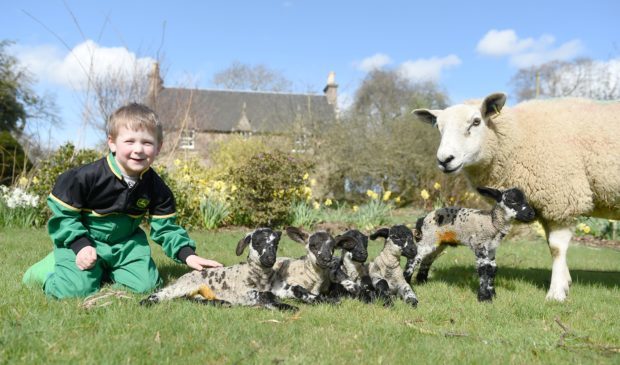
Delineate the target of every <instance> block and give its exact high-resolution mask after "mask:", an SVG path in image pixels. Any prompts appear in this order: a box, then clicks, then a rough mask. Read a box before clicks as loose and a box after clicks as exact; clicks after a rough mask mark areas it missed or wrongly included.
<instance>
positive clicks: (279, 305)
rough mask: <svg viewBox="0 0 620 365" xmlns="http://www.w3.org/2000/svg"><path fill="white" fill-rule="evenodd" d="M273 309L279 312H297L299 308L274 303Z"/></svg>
mask: <svg viewBox="0 0 620 365" xmlns="http://www.w3.org/2000/svg"><path fill="white" fill-rule="evenodd" d="M274 307H275V309H277V310H281V311H290V312H297V311H298V310H299V308H297V307H295V306H294V305H290V304H286V303H276V304H274Z"/></svg>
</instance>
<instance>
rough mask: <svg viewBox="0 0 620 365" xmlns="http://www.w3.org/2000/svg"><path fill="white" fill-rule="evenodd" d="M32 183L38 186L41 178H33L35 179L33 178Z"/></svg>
mask: <svg viewBox="0 0 620 365" xmlns="http://www.w3.org/2000/svg"><path fill="white" fill-rule="evenodd" d="M32 183H33V184H34V185H37V184H38V183H39V178H38V177H36V176H35V177H33V178H32Z"/></svg>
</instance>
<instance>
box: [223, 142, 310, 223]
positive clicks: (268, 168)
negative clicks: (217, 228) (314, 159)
mask: <svg viewBox="0 0 620 365" xmlns="http://www.w3.org/2000/svg"><path fill="white" fill-rule="evenodd" d="M310 167H311V164H310V163H309V162H307V161H305V160H302V159H301V158H299V157H297V156H294V155H291V154H287V153H284V152H281V151H273V152H265V153H258V154H256V155H254V156H252V157H250V158H249V159H248V160H247V161H246V162H245V163H243V164H242V165H241V166H239V167H237V168H233V169H231V171H230V174H229V177H230V181H231V183H232V184H234V185H235V186H236V187H237V190H236V192H235V194H234V197H235V200H234V201H233V202H232V211H233V214H234V216H233V220H234V222H235V223H237V224H241V225H247V226H258V225H267V226H272V227H275V226H280V225H283V224H287V223H289V222H290V207H291V205H292V203H293V202H294V201H296V200H299V199H300V198H301V197H302V194H303V186H304V175H306V173H307V172H308V170H309V169H310Z"/></svg>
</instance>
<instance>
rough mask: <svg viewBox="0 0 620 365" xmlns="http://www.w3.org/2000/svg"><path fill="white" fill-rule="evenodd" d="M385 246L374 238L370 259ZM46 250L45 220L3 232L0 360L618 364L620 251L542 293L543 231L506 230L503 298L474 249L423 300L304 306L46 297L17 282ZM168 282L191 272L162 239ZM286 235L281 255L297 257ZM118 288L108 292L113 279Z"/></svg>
mask: <svg viewBox="0 0 620 365" xmlns="http://www.w3.org/2000/svg"><path fill="white" fill-rule="evenodd" d="M243 235H244V232H243V231H226V232H220V233H211V232H192V237H193V238H194V239H195V240H196V241H197V242H198V251H199V253H201V254H203V255H204V256H207V257H209V258H214V259H217V260H219V261H221V262H223V263H225V264H233V263H236V262H239V261H240V260H242V259H241V258H239V257H236V256H235V255H234V248H235V246H236V243H237V241H238V240H239V239H240V238H241V237H242V236H243ZM381 247H382V243H373V242H372V241H371V248H370V251H371V252H370V257H371V258H373V257H374V256H375V255H376V253H377V252H378V251H379V250H380V248H381ZM50 249H51V244H50V242H49V239H48V238H47V236H46V233H45V231H44V230H43V229H4V230H3V231H2V232H1V233H0V257H2V258H3V260H2V262H3V270H2V273H1V274H0V291H1V292H2V293H3V295H2V299H1V300H0V326H1V332H0V364H5V363H9V364H14V363H26V364H39V363H63V364H66V363H85V364H95V363H96V364H153V363H164V364H165V363H177V364H181V363H183V364H188V363H199V364H238V363H239V364H246V363H252V364H254V363H258V364H272V363H283V364H308V363H316V364H353V363H361V364H378V363H383V364H412V363H421V364H424V363H438V364H441V363H458V364H482V363H493V364H508V363H516V364H526V363H527V364H536V363H571V364H572V363H576V364H580V363H620V321H619V318H620V251H617V250H612V249H599V248H591V247H584V246H573V247H571V249H570V250H569V257H568V260H569V267H570V268H571V274H572V278H573V285H572V287H571V293H570V297H569V300H568V301H567V302H565V303H549V302H546V301H545V299H544V298H545V293H546V289H547V286H548V281H549V278H550V267H551V265H550V263H551V257H550V255H549V253H548V248H547V246H546V244H545V243H544V242H543V241H542V240H535V241H533V242H532V241H531V239H529V240H528V241H525V240H519V239H517V238H515V239H513V240H508V241H505V242H504V243H503V244H502V246H501V247H500V249H499V251H498V260H497V261H498V266H499V271H498V276H497V280H496V286H497V298H496V300H495V301H494V302H493V303H492V304H488V303H484V304H481V303H478V301H477V299H476V287H477V275H476V272H475V268H474V259H473V255H472V254H471V252H469V251H468V249H466V248H455V249H449V250H447V252H446V253H445V254H444V255H443V256H442V257H440V258H439V259H438V260H437V261H436V263H435V265H434V266H433V269H432V271H431V277H430V279H429V282H428V283H427V284H425V285H414V290H415V291H416V293H417V294H418V298H419V300H420V304H419V306H418V308H416V309H413V308H411V307H408V306H407V305H405V304H404V303H403V302H401V301H397V303H396V305H395V306H394V307H393V308H384V307H382V306H381V305H378V304H376V305H365V304H362V303H359V302H356V301H353V300H344V301H343V302H342V303H340V304H339V305H316V306H308V305H304V304H299V307H300V311H299V312H298V313H295V314H292V313H280V312H272V311H268V310H263V309H257V308H240V307H235V308H213V307H205V306H201V305H198V304H195V303H191V302H187V301H183V300H178V301H173V302H167V303H163V304H160V305H157V306H153V307H151V308H144V307H141V306H139V305H138V301H139V300H140V299H141V298H142V297H144V296H141V295H134V294H128V293H125V294H124V295H123V296H118V297H116V296H110V297H107V298H103V299H101V300H100V301H99V302H97V303H96V305H95V306H93V307H91V308H90V309H86V308H84V300H78V299H75V300H66V301H56V300H48V299H46V298H45V296H44V295H43V293H42V292H40V291H37V290H34V289H28V288H26V287H24V286H22V285H21V276H22V274H23V272H24V271H25V270H26V268H27V267H28V266H29V265H30V264H32V263H33V262H35V261H36V260H38V259H39V258H42V257H43V256H44V255H45V254H46V253H47V252H49V250H50ZM153 251H154V256H155V260H156V262H157V264H158V267H159V268H160V272H161V274H162V276H163V277H164V279H165V280H166V281H170V280H173V279H174V278H176V277H178V276H180V275H181V274H183V273H184V272H186V271H187V268H185V267H184V266H182V265H177V264H175V263H173V262H172V261H171V260H169V259H167V258H166V257H165V256H164V255H163V254H162V252H161V249H160V248H159V247H154V248H153ZM301 253H302V248H301V246H299V245H298V244H296V243H294V242H293V241H291V240H289V239H283V241H282V242H281V244H280V252H279V254H280V255H286V256H290V255H299V254H301ZM108 290H110V289H108Z"/></svg>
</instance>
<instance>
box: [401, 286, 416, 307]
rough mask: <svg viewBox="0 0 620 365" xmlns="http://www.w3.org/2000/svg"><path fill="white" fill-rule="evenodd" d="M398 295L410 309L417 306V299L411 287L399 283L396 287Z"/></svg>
mask: <svg viewBox="0 0 620 365" xmlns="http://www.w3.org/2000/svg"><path fill="white" fill-rule="evenodd" d="M398 295H399V296H400V297H401V298H402V300H404V301H405V303H407V304H409V305H411V306H412V307H417V306H418V297H416V295H415V293H414V292H413V289H411V285H409V284H408V283H405V282H402V283H400V285H399V287H398Z"/></svg>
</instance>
